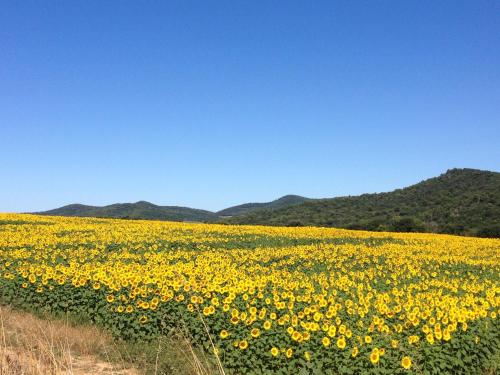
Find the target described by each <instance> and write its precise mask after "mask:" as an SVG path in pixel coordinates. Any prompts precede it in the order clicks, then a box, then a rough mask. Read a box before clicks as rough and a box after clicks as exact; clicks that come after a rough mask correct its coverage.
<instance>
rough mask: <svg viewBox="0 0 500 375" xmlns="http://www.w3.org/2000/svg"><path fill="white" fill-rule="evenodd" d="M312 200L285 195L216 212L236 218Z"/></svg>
mask: <svg viewBox="0 0 500 375" xmlns="http://www.w3.org/2000/svg"><path fill="white" fill-rule="evenodd" d="M308 200H310V199H309V198H304V197H301V196H299V195H285V196H283V197H281V198H279V199H276V200H274V201H271V202H266V203H245V204H240V205H239V206H233V207H229V208H226V209H224V210H222V211H219V212H216V214H217V215H219V216H235V215H242V214H246V213H248V212H252V211H255V210H260V209H277V208H284V207H290V206H294V205H296V204H300V203H304V202H306V201H308Z"/></svg>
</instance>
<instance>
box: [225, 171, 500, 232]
mask: <svg viewBox="0 0 500 375" xmlns="http://www.w3.org/2000/svg"><path fill="white" fill-rule="evenodd" d="M225 222H227V223H233V224H261V225H286V226H303V225H311V226H326V227H339V228H350V229H366V230H377V231H379V230H387V231H401V232H412V231H422V232H424V231H427V232H438V233H452V234H464V235H476V236H484V237H500V173H497V172H489V171H481V170H476V169H451V170H448V171H447V172H446V173H444V174H442V175H440V176H438V177H435V178H431V179H428V180H425V181H423V182H420V183H418V184H415V185H412V186H410V187H407V188H404V189H398V190H394V191H392V192H388V193H378V194H363V195H360V196H349V197H339V198H331V199H318V200H310V201H306V202H304V203H300V204H297V205H293V206H289V207H284V208H278V209H274V210H268V209H261V210H257V211H253V212H247V213H244V214H242V215H239V216H234V217H231V218H229V219H226V220H225Z"/></svg>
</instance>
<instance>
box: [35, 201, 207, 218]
mask: <svg viewBox="0 0 500 375" xmlns="http://www.w3.org/2000/svg"><path fill="white" fill-rule="evenodd" d="M37 214H39V215H51V216H81V217H104V218H117V219H146V220H170V221H200V222H214V221H215V220H216V219H217V215H215V214H214V213H213V212H210V211H205V210H198V209H194V208H188V207H177V206H157V205H155V204H152V203H149V202H144V201H140V202H136V203H116V204H111V205H109V206H104V207H95V206H86V205H83V204H70V205H68V206H64V207H60V208H56V209H54V210H50V211H44V212H39V213H37Z"/></svg>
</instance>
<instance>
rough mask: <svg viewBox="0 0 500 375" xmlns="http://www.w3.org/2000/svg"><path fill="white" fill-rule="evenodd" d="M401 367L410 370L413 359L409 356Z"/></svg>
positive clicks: (402, 361) (403, 360) (404, 358)
mask: <svg viewBox="0 0 500 375" xmlns="http://www.w3.org/2000/svg"><path fill="white" fill-rule="evenodd" d="M401 366H403V368H404V369H406V370H408V369H409V368H410V367H411V359H410V357H408V356H405V357H403V359H402V360H401Z"/></svg>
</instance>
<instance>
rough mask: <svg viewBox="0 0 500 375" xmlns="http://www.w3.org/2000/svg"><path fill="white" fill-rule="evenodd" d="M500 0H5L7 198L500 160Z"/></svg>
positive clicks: (179, 195)
mask: <svg viewBox="0 0 500 375" xmlns="http://www.w3.org/2000/svg"><path fill="white" fill-rule="evenodd" d="M499 46H500V2H498V1H496V0H492V1H481V0H479V1H439V2H436V1H422V0H418V1H417V0H415V1H397V0H394V1H314V2H312V1H234V0H233V1H186V0H182V1H145V2H139V1H134V2H127V1H3V2H2V3H1V4H0V172H1V176H2V183H1V184H0V211H32V210H44V209H50V208H54V207H58V206H61V205H64V204H69V203H74V202H81V203H86V204H95V205H103V204H109V203H114V202H134V201H138V200H148V201H151V202H154V203H156V204H162V205H184V206H192V207H198V208H204V209H210V210H217V209H222V208H224V207H227V206H230V205H233V204H239V203H243V202H248V201H267V200H272V199H275V198H277V197H279V196H281V195H284V194H289V193H293V194H300V195H305V196H308V197H333V196H339V195H349V194H350V195H355V194H360V193H365V192H380V191H388V190H392V189H394V188H398V187H403V186H406V185H409V184H413V183H416V182H418V181H421V180H423V179H426V178H428V177H432V176H435V175H438V174H440V173H442V172H444V171H446V170H447V169H448V168H453V167H470V168H479V169H489V170H496V171H499V170H500V48H499Z"/></svg>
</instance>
